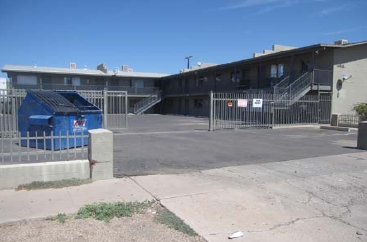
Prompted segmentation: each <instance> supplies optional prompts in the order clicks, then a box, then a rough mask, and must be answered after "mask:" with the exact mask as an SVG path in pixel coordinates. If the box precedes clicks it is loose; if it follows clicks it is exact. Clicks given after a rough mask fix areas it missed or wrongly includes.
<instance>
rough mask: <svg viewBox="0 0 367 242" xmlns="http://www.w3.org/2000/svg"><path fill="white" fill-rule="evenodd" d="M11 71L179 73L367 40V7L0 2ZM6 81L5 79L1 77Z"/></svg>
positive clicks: (201, 0) (324, 1)
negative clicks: (276, 50) (100, 68)
mask: <svg viewBox="0 0 367 242" xmlns="http://www.w3.org/2000/svg"><path fill="white" fill-rule="evenodd" d="M0 6H1V14H0V30H1V34H0V67H2V66H4V65H5V64H16V65H34V64H37V65H38V66H54V67H68V64H69V62H76V64H77V67H78V68H84V65H87V67H88V68H89V69H95V68H96V66H97V65H98V64H99V63H105V64H106V65H107V66H108V68H109V69H113V68H114V67H119V68H121V65H122V64H127V65H129V66H131V67H132V68H134V70H135V71H141V72H161V73H178V71H179V69H183V68H185V66H186V61H185V60H184V57H185V56H188V55H192V56H194V57H193V58H192V60H191V64H193V65H194V64H196V63H197V62H199V61H200V62H210V63H227V62H232V61H236V60H241V59H246V58H250V57H251V56H252V53H253V52H261V51H262V50H263V49H270V48H271V46H272V44H281V45H291V46H299V47H301V46H306V45H312V44H316V43H332V42H333V41H334V40H336V39H341V38H345V39H348V40H349V41H350V42H356V41H363V40H367V14H366V13H367V1H365V0H350V1H346V0H344V1H342V0H210V1H209V0H185V1H172V0H155V1H147V0H145V1H142V0H123V1H117V0H116V1H110V0H105V1H98V2H97V1H84V0H78V1H75V0H62V1H49V0H32V1H29V0H23V1H21V0H0ZM1 75H3V76H4V74H1Z"/></svg>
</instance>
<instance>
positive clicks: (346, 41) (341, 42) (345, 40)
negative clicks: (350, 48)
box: [334, 39, 349, 45]
mask: <svg viewBox="0 0 367 242" xmlns="http://www.w3.org/2000/svg"><path fill="white" fill-rule="evenodd" d="M334 44H335V45H347V44H349V41H348V40H347V39H339V40H335V41H334Z"/></svg>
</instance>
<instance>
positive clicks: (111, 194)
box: [0, 178, 153, 223]
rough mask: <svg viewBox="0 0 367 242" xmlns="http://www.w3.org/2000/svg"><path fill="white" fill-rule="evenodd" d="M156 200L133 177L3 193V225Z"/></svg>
mask: <svg viewBox="0 0 367 242" xmlns="http://www.w3.org/2000/svg"><path fill="white" fill-rule="evenodd" d="M145 200H153V197H152V196H151V195H149V193H147V192H146V191H144V190H143V189H142V188H141V187H139V186H138V185H137V184H136V183H135V182H133V181H132V180H131V179H129V178H123V179H113V180H104V181H95V182H93V183H91V184H87V185H82V186H78V187H68V188H62V189H46V190H34V191H15V190H3V191H0V223H6V222H12V221H19V220H22V219H33V218H44V217H48V216H55V215H57V214H58V213H66V214H73V213H76V212H77V211H78V210H79V208H81V207H82V206H83V205H86V204H91V203H95V202H117V201H125V202H130V201H131V202H133V201H140V202H142V201H145Z"/></svg>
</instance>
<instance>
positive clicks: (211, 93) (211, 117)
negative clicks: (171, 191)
mask: <svg viewBox="0 0 367 242" xmlns="http://www.w3.org/2000/svg"><path fill="white" fill-rule="evenodd" d="M209 99H210V104H209V106H210V113H209V131H213V123H214V121H213V115H214V113H213V91H210V93H209Z"/></svg>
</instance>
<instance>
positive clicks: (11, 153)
mask: <svg viewBox="0 0 367 242" xmlns="http://www.w3.org/2000/svg"><path fill="white" fill-rule="evenodd" d="M87 144H88V135H86V134H84V133H83V132H80V133H69V132H64V133H61V132H60V133H58V134H54V133H53V131H51V132H48V133H46V132H33V133H31V132H26V133H20V132H19V133H16V134H14V135H12V136H9V137H1V138H0V145H1V158H0V161H1V163H0V164H15V163H34V162H46V161H68V160H79V159H87V158H88V148H87V147H86V145H87ZM65 147H66V148H65Z"/></svg>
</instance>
